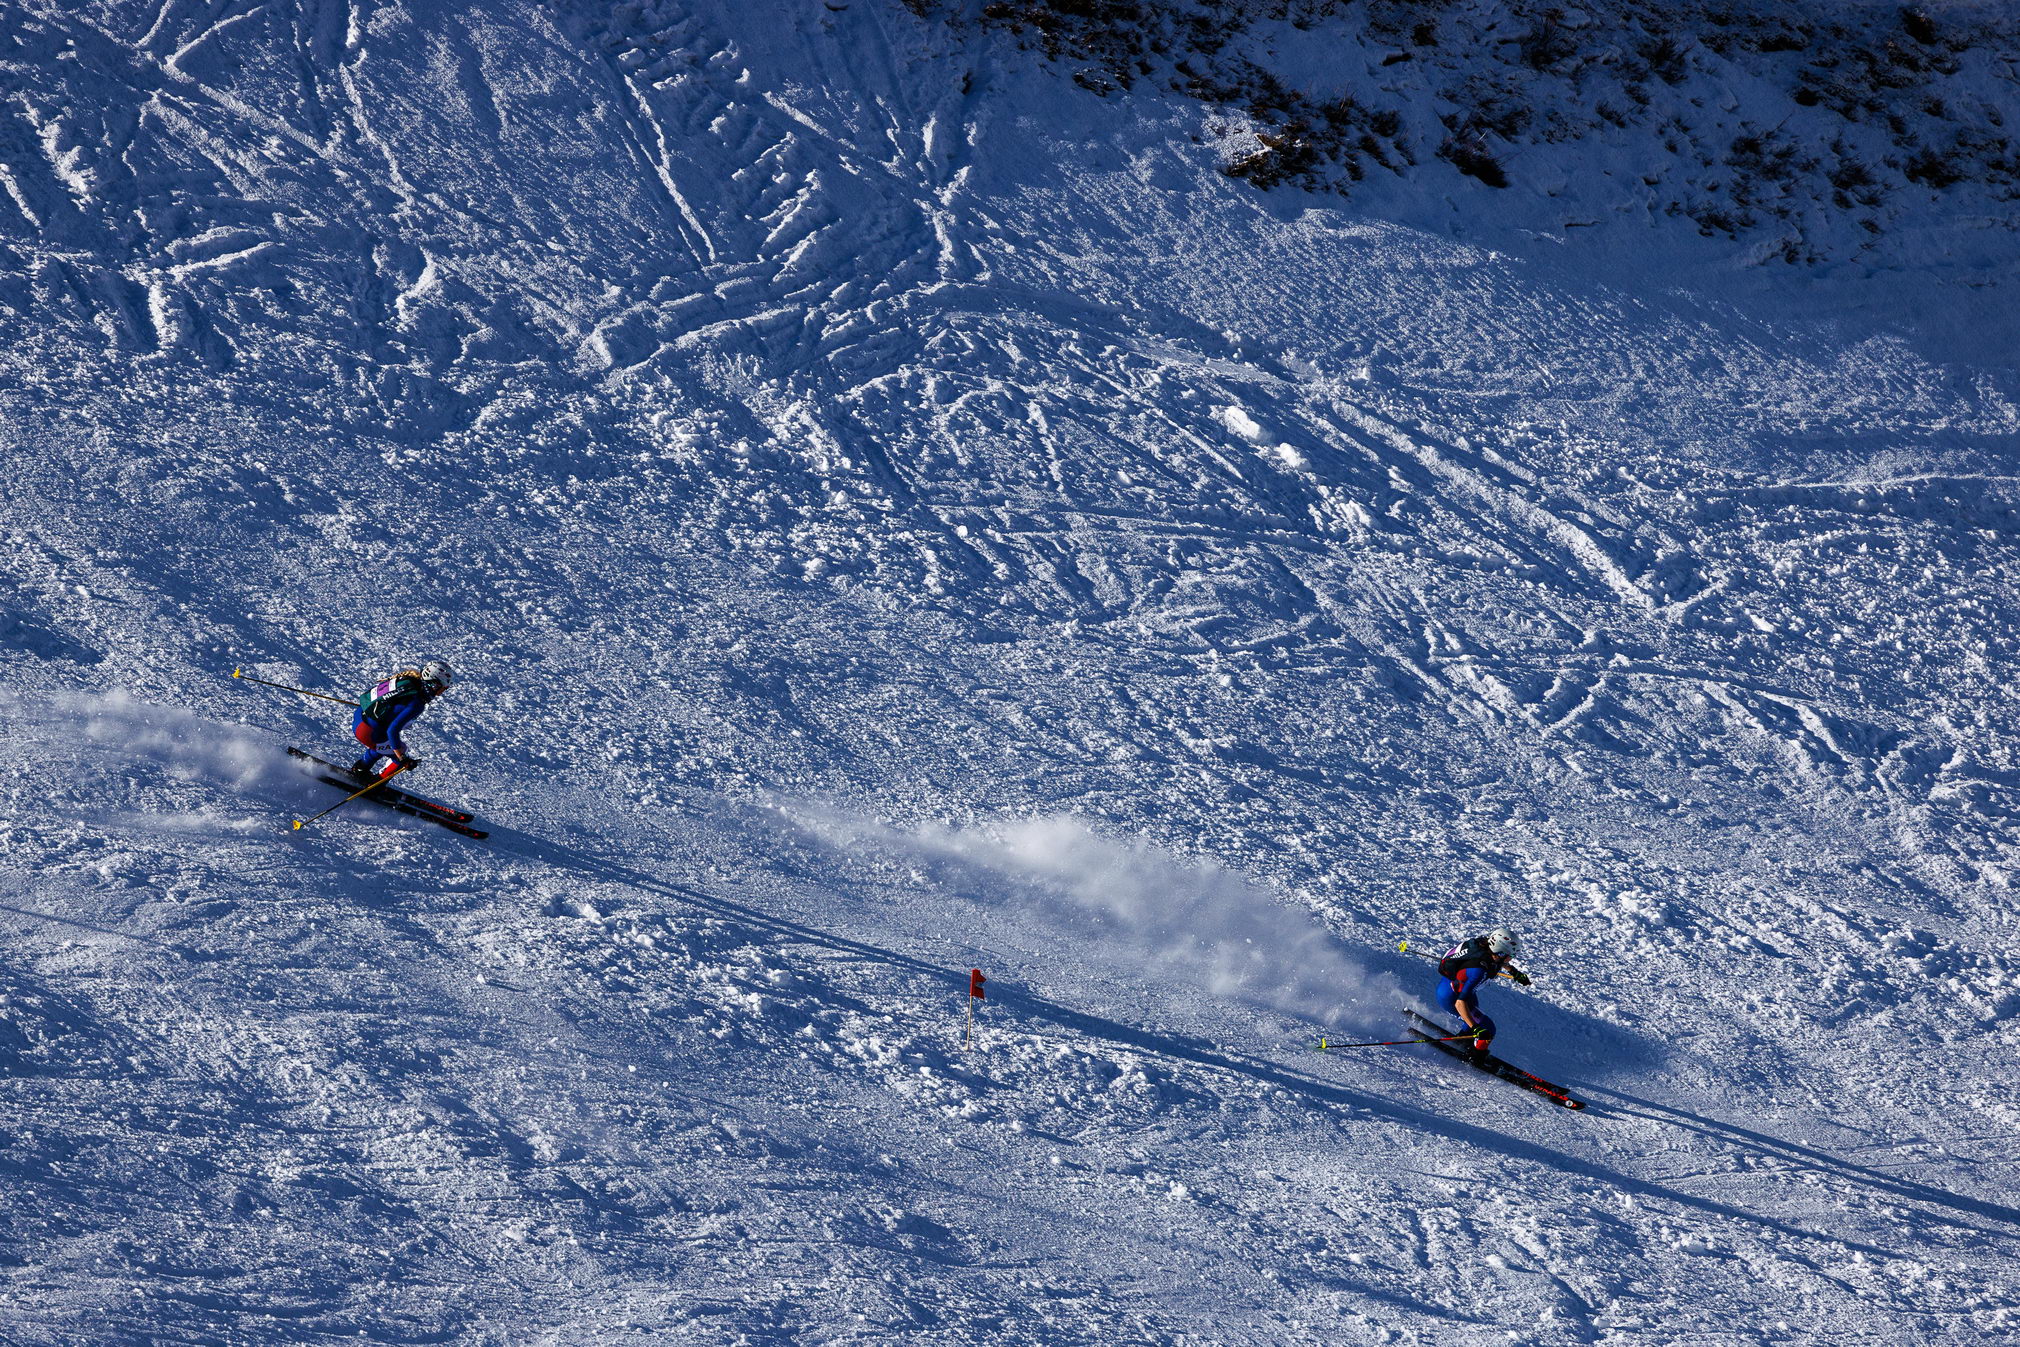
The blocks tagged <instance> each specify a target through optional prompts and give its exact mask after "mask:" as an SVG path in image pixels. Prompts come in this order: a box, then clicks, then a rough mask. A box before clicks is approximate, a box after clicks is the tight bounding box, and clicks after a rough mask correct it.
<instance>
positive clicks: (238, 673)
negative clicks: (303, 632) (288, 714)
mask: <svg viewBox="0 0 2020 1347" xmlns="http://www.w3.org/2000/svg"><path fill="white" fill-rule="evenodd" d="M231 676H232V677H233V678H242V679H244V680H245V681H246V682H248V683H258V684H259V685H260V686H261V687H268V688H279V689H280V690H281V691H282V692H299V693H301V694H302V696H304V697H321V698H322V699H323V700H324V701H326V702H342V703H343V704H344V705H345V706H356V705H357V704H358V702H357V698H355V697H338V696H335V695H333V694H331V693H328V692H311V691H309V690H308V689H307V688H291V687H289V686H288V685H287V684H286V683H269V682H267V680H266V679H264V678H254V677H253V676H252V675H251V674H249V673H247V672H246V671H245V670H243V669H233V670H232V671H231Z"/></svg>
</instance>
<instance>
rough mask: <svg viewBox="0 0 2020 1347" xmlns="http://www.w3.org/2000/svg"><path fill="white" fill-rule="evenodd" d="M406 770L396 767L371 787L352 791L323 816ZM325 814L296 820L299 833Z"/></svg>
mask: <svg viewBox="0 0 2020 1347" xmlns="http://www.w3.org/2000/svg"><path fill="white" fill-rule="evenodd" d="M406 770H407V769H406V768H404V767H395V768H394V769H393V770H392V771H390V772H388V773H386V774H385V775H384V776H382V777H380V778H379V779H378V780H377V781H374V782H373V783H372V784H371V785H369V786H367V787H365V790H354V791H352V792H351V793H350V794H349V795H346V796H345V797H344V798H343V799H341V800H339V801H337V802H336V803H335V804H333V805H331V806H330V807H329V808H328V809H325V810H324V811H323V814H328V813H333V812H334V811H336V810H339V809H342V808H343V807H344V806H345V805H347V804H349V803H350V802H351V801H353V800H355V799H357V798H358V797H359V796H360V795H363V794H364V793H365V791H370V790H377V789H378V788H379V787H381V786H383V785H385V784H386V783H387V782H388V781H391V780H392V779H393V778H394V777H396V776H398V775H399V774H400V773H402V772H404V771H406ZM323 814H311V815H309V816H308V817H307V818H298V819H296V820H295V828H296V830H297V831H299V830H301V829H303V828H306V827H307V826H308V825H309V824H311V823H314V822H315V821H316V820H317V819H319V818H321V817H322V816H323Z"/></svg>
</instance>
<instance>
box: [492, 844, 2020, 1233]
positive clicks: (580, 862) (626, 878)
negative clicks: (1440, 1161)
mask: <svg viewBox="0 0 2020 1347" xmlns="http://www.w3.org/2000/svg"><path fill="white" fill-rule="evenodd" d="M492 838H493V841H494V844H503V846H504V849H506V850H511V851H516V852H518V853H519V854H521V855H524V856H526V857H528V858H529V859H533V860H538V861H542V862H545V863H547V864H549V865H555V866H561V867H564V868H567V869H571V870H575V871H578V872H580V873H583V874H587V875H591V876H594V877H597V878H600V879H607V880H610V881H612V882H615V883H620V884H625V885H629V886H631V887H634V888H637V889H640V890H643V891H645V892H647V893H655V894H658V895H660V896H662V897H666V898H672V899H676V900H678V901H680V902H682V903H685V904H688V905H690V906H693V907H696V908H699V909H701V910H704V911H708V912H712V913H715V914H716V915H718V916H722V917H728V918H731V919H734V920H736V921H739V922H747V923H749V924H751V925H753V926H757V927H761V928H764V929H767V930H771V931H775V932H777V933H779V934H781V935H786V936H790V937H792V938H794V939H796V940H801V941H805V942H807V943H809V944H814V945H819V946H822V947H824V948H827V949H832V950H835V951H837V952H839V953H846V954H851V955H855V956H857V957H859V958H864V959H871V960H875V961H877V962H880V963H883V964H886V965H888V966H890V967H894V968H903V969H906V970H907V971H910V972H914V973H917V974H918V975H919V976H921V977H923V978H928V979H931V980H932V981H934V982H936V983H939V984H941V985H943V986H944V987H945V988H946V989H947V994H948V995H949V996H959V995H962V994H964V993H965V992H966V990H967V985H968V975H967V971H966V970H965V969H962V970H958V971H957V970H950V969H946V968H942V967H940V966H938V965H936V964H931V963H927V962H926V961H925V960H923V959H918V958H914V957H913V956H911V955H908V954H902V953H900V952H898V951H896V950H892V949H886V948H883V947H882V946H879V945H872V944H869V943H867V942H865V941H861V940H854V939H851V938H849V937H848V936H844V935H838V934H836V933H834V932H832V931H824V930H821V929H819V928H818V927H813V926H807V925H803V924H801V923H799V922H795V921H789V920H787V919H785V918H783V917H779V916H776V915H774V914H772V913H769V912H764V911H761V910H759V909H758V908H754V907H748V906H745V905H744V904H742V903H735V902H731V901H729V900H727V899H724V898H718V897H716V896H714V895H713V894H709V893H705V892H703V891H702V890H700V889H695V888H691V887H689V886H687V885H685V884H680V883H677V882H674V881H672V880H667V879H661V878H659V877H658V876H656V875H651V874H648V873H646V872H645V871H642V870H637V869H633V868H632V867H631V866H628V865H623V864H620V863H618V862H615V861H610V860H606V859H604V858H603V857H601V856H597V855H595V854H593V853H591V852H587V851H582V850H580V849H578V848H575V847H571V846H567V845H565V844H562V843H557V842H548V841H546V840H544V839H541V838H537V837H534V836H531V835H530V834H526V833H520V832H517V831H515V830H511V829H500V830H497V831H494V832H493V833H492ZM1395 957H1396V966H1395V968H1393V969H1391V970H1390V971H1392V972H1409V973H1412V974H1414V975H1415V977H1416V978H1418V979H1420V980H1422V981H1425V982H1429V981H1430V979H1429V978H1425V977H1424V970H1425V968H1426V965H1424V964H1423V963H1421V962H1420V961H1416V960H1404V959H1403V958H1402V957H1401V956H1395ZM1405 964H1407V965H1408V967H1407V968H1406V967H1404V965H1405ZM1405 985H1414V983H1412V982H1408V981H1406V982H1405ZM998 995H999V997H1000V1000H1001V1002H1003V1003H1005V1008H1006V1009H1009V1008H1011V1007H1013V1006H1014V1008H1015V1009H1016V1010H1018V1011H1020V1012H1022V1013H1023V1014H1025V1015H1027V1016H1029V1017H1030V1018H1032V1019H1034V1020H1043V1021H1046V1022H1048V1023H1051V1024H1054V1025H1056V1026H1058V1027H1059V1028H1062V1029H1067V1030H1070V1031H1072V1032H1074V1033H1077V1034H1080V1035H1083V1036H1084V1037H1087V1038H1089V1039H1099V1040H1103V1041H1106V1042H1110V1043H1114V1044H1117V1045H1118V1046H1122V1047H1127V1048H1129V1049H1130V1050H1131V1051H1133V1052H1139V1053H1142V1054H1144V1055H1146V1056H1151V1057H1159V1058H1164V1059H1166V1060H1176V1061H1182V1062H1189V1063H1191V1064H1193V1065H1194V1066H1198V1067H1203V1068H1205V1069H1207V1070H1211V1071H1215V1072H1220V1073H1224V1074H1228V1075H1235V1076H1241V1077H1245V1078H1247V1079H1249V1080H1252V1081H1256V1082H1259V1083H1262V1084H1266V1085H1271V1086H1275V1087H1276V1088H1278V1089H1281V1090H1284V1091H1287V1092H1289V1093H1292V1094H1295V1095H1298V1096H1301V1097H1303V1098H1305V1099H1307V1100H1309V1101H1311V1102H1313V1103H1316V1104H1322V1105H1327V1106H1330V1107H1334V1108H1340V1109H1345V1110H1348V1111H1350V1112H1360V1113H1367V1114H1372V1115H1376V1116H1379V1117H1383V1118H1386V1119H1388V1120H1389V1121H1391V1122H1394V1123H1398V1124H1400V1125H1402V1126H1406V1127H1410V1128H1412V1129H1415V1130H1417V1131H1420V1132H1423V1133H1425V1134H1427V1135H1431V1136H1442V1137H1445V1138H1446V1139H1448V1140H1451V1141H1457V1142H1461V1143H1464V1144H1467V1145H1472V1146H1476V1147H1479V1148H1480V1149H1482V1150H1485V1151H1491V1152H1496V1153H1500V1154H1503V1155H1507V1156H1510V1157H1512V1158H1516V1159H1520V1160H1524V1161H1528V1162H1530V1163H1534V1164H1539V1165H1544V1166H1547V1167H1549V1168H1553V1169H1557V1170H1562V1171H1567V1172H1572V1173H1579V1174H1583V1175H1585V1176H1586V1177H1588V1178H1590V1179H1592V1180H1594V1181H1596V1182H1599V1183H1602V1184H1605V1185H1607V1186H1609V1187H1611V1188H1613V1189H1615V1190H1616V1191H1620V1192H1627V1193H1634V1194H1636V1195H1639V1196H1641V1197H1645V1198H1649V1199H1652V1200H1662V1201H1667V1202H1671V1203H1675V1204H1676V1205H1678V1206H1682V1207H1689V1208H1693V1209H1695V1210H1699V1211H1703V1212H1706V1213H1708V1214H1711V1215H1714V1216H1718V1217H1720V1218H1721V1219H1727V1220H1737V1221H1744V1222H1747V1223H1750V1224H1753V1225H1757V1226H1762V1227H1765V1228H1768V1229H1772V1230H1774V1231H1776V1232H1778V1233H1779V1234H1782V1235H1787V1236H1791V1237H1794V1238H1800V1239H1830V1240H1832V1241H1833V1242H1835V1243H1837V1244H1840V1245H1842V1246H1843V1247H1845V1248H1851V1249H1860V1250H1863V1251H1864V1252H1866V1253H1868V1254H1870V1255H1874V1256H1877V1257H1886V1258H1892V1257H1895V1256H1896V1253H1895V1251H1891V1250H1887V1249H1882V1248H1880V1247H1878V1246H1877V1245H1867V1244H1861V1243H1859V1242H1857V1241H1853V1240H1846V1239H1844V1238H1842V1237H1841V1236H1836V1235H1830V1236H1826V1235H1823V1234H1819V1233H1818V1232H1815V1231H1811V1230H1806V1229H1803V1228H1802V1227H1800V1226H1796V1225H1791V1224H1789V1223H1788V1222H1786V1221H1782V1220H1778V1219H1776V1218H1775V1217H1772V1216H1768V1215H1766V1214H1764V1213H1762V1212H1758V1211H1750V1210H1748V1209H1746V1208H1743V1207H1736V1206H1733V1205H1731V1204H1729V1203H1725V1202H1719V1201H1716V1200H1714V1199H1711V1198H1706V1197H1701V1196H1698V1195H1697V1194H1694V1193H1688V1192H1684V1191H1682V1190H1680V1189H1676V1188H1671V1187H1668V1186H1665V1185H1663V1184H1661V1183H1657V1182H1653V1181H1651V1180H1648V1179H1643V1178H1640V1177H1638V1176H1636V1175H1633V1174H1629V1173H1626V1172H1624V1171H1621V1170H1616V1169H1611V1168H1609V1167H1607V1166H1604V1165H1600V1164H1595V1163H1593V1162H1592V1161H1590V1160H1587V1159H1585V1158H1583V1157H1582V1156H1579V1155H1576V1154H1573V1153H1571V1152H1569V1151H1564V1150H1559V1149H1556V1148H1554V1147H1551V1146H1549V1145H1546V1144H1543V1143H1542V1142H1538V1141H1531V1140H1528V1139H1527V1138H1524V1137H1520V1136H1514V1135H1511V1134H1507V1133H1502V1132H1496V1131H1494V1130H1492V1129H1491V1128H1487V1127H1481V1126H1476V1125H1475V1124H1472V1123H1468V1122H1465V1121H1463V1120H1461V1119H1458V1118H1455V1117H1452V1116H1450V1115H1447V1114H1444V1113H1433V1112H1430V1111H1427V1110H1425V1109H1420V1108H1416V1107H1413V1106H1411V1105H1409V1104H1404V1103H1399V1102H1398V1101H1396V1100H1395V1099H1393V1098H1390V1097H1388V1096H1385V1095H1378V1094H1371V1093H1368V1092H1365V1091H1362V1090H1356V1089H1353V1088H1352V1087H1349V1086H1345V1085H1341V1084H1338V1083H1337V1082H1334V1081H1331V1080H1326V1079H1324V1078H1322V1077H1319V1076H1314V1075H1311V1074H1309V1073H1308V1072H1305V1071H1302V1070H1299V1069H1296V1068H1294V1067H1289V1066H1285V1065H1283V1064H1281V1063H1279V1062H1274V1061H1270V1060H1268V1059H1266V1058H1261V1057H1254V1056H1251V1055H1248V1054H1246V1053H1241V1052H1236V1051H1232V1050H1230V1049H1226V1048H1222V1047H1219V1046H1217V1045H1214V1044H1211V1043H1208V1042H1205V1041H1202V1040H1198V1039H1193V1038H1188V1037H1185V1036H1182V1035H1172V1034H1168V1033H1157V1034H1152V1033H1150V1032H1148V1031H1146V1030H1143V1029H1139V1028H1137V1027H1135V1026H1133V1025H1128V1024H1123V1023H1120V1022H1118V1021H1115V1020H1110V1019H1106V1018H1104V1017H1102V1016H1099V1015H1094V1014H1090V1013H1088V1012H1086V1011H1081V1010H1076V1009H1074V1008H1073V1007H1071V1006H1066V1005H1062V1004H1060V1003H1059V1002H1056V1001H1051V1000H1048V999H1046V998H1045V997H1042V996H1037V995H1033V994H1031V993H1030V992H1028V991H1023V990H1022V989H1018V988H1001V989H1000V990H999V991H998ZM1551 1012H1552V1013H1551V1016H1550V1017H1549V1018H1550V1019H1561V1020H1563V1021H1564V1022H1565V1023H1566V1024H1574V1025H1575V1024H1576V1023H1577V1021H1576V1017H1573V1016H1569V1015H1566V1014H1565V1013H1564V1012H1562V1011H1557V1010H1555V1008H1554V1007H1553V1008H1551ZM1559 1027H1561V1026H1559ZM1586 1038H1587V1041H1586V1042H1585V1043H1584V1044H1583V1045H1582V1048H1583V1050H1582V1051H1581V1053H1580V1056H1581V1057H1582V1056H1583V1055H1584V1053H1585V1051H1590V1050H1592V1049H1594V1048H1605V1049H1608V1050H1611V1049H1612V1048H1616V1047H1617V1048H1618V1049H1620V1050H1621V1051H1622V1053H1623V1055H1624V1056H1625V1057H1626V1058H1627V1060H1628V1062H1630V1063H1632V1062H1635V1061H1643V1062H1645V1061H1650V1060H1653V1059H1654V1054H1653V1053H1652V1052H1650V1051H1649V1049H1648V1047H1647V1045H1646V1041H1645V1040H1643V1039H1640V1038H1638V1037H1636V1036H1634V1035H1630V1034H1627V1033H1624V1032H1622V1031H1619V1030H1613V1031H1611V1032H1610V1033H1608V1032H1599V1033H1594V1034H1591V1035H1587V1036H1586ZM1539 1046H1540V1045H1539ZM1534 1060H1535V1063H1536V1064H1537V1065H1538V1066H1543V1065H1546V1064H1549V1063H1551V1062H1552V1061H1553V1060H1554V1059H1553V1056H1552V1054H1551V1053H1550V1052H1548V1051H1544V1052H1541V1053H1540V1054H1539V1055H1538V1056H1537V1057H1536V1058H1535V1059H1534ZM1566 1060H1569V1059H1566ZM1608 1064H1609V1065H1610V1066H1619V1065H1621V1064H1622V1063H1621V1062H1620V1061H1619V1060H1609V1063H1608ZM1459 1069H1460V1070H1462V1071H1463V1070H1464V1068H1463V1067H1461V1068H1459ZM1552 1069H1555V1068H1554V1066H1553V1067H1552ZM1579 1088H1580V1091H1581V1092H1582V1093H1591V1094H1595V1095H1603V1096H1605V1097H1607V1098H1610V1099H1614V1100H1619V1101H1622V1102H1621V1103H1619V1104H1613V1105H1609V1106H1607V1107H1606V1108H1605V1109H1604V1110H1603V1112H1602V1111H1601V1110H1597V1109H1595V1110H1592V1112H1596V1113H1601V1116H1602V1117H1604V1116H1606V1115H1615V1116H1627V1117H1639V1118H1642V1119H1644V1120H1649V1121H1654V1122H1659V1123H1667V1124H1671V1125H1676V1126H1683V1127H1687V1128H1690V1129H1691V1130H1693V1131H1698V1132H1700V1133H1702V1134H1703V1135H1705V1136H1707V1137H1709V1138H1711V1139H1713V1140H1714V1141H1716V1142H1718V1143H1720V1144H1722V1145H1726V1146H1745V1147H1748V1148H1750V1149H1753V1150H1755V1151H1757V1152H1765V1153H1769V1154H1773V1155H1776V1156H1778V1157H1780V1158H1782V1159H1784V1160H1787V1161H1789V1162H1791V1163H1795V1164H1801V1165H1805V1166H1808V1167H1812V1168H1815V1169H1818V1170H1819V1171H1821V1172H1828V1173H1831V1174H1834V1175H1839V1176H1849V1177H1851V1178H1852V1179H1854V1181H1856V1182H1858V1183H1860V1184H1862V1185H1864V1186H1867V1187H1871V1188H1873V1189H1874V1190H1876V1191H1879V1192H1882V1193H1884V1194H1886V1195H1887V1196H1889V1197H1891V1198H1894V1199H1896V1200H1908V1201H1914V1202H1920V1203H1924V1204H1927V1205H1930V1206H1937V1207H1946V1208H1949V1209H1950V1210H1952V1211H1955V1212H1959V1213H1962V1214H1965V1215H1968V1216H1973V1217H1976V1218H1978V1219H1980V1220H1986V1221H1996V1222H2001V1223H2004V1224H2007V1225H2020V1210H2015V1209H2014V1208H2012V1207H2004V1206H2000V1205H1999V1204H1997V1203H1993V1202H1986V1201H1982V1200H1980V1199H1977V1198H1971V1197H1963V1196H1960V1195H1958V1194H1956V1193H1951V1192H1946V1191H1944V1190H1943V1189H1940V1188H1933V1187H1930V1186H1928V1185H1926V1184H1918V1183H1913V1182H1910V1181H1905V1180H1901V1179H1897V1178H1894V1177H1893V1176H1892V1175H1889V1174H1886V1173H1884V1172H1882V1171H1879V1170H1875V1169H1871V1168H1867V1167H1864V1166H1860V1165H1855V1164H1851V1163H1849V1162H1847V1161H1845V1160H1842V1159H1839V1158H1838V1157H1836V1156H1834V1155H1831V1154H1830V1153H1828V1152H1826V1151H1821V1150H1816V1149H1814V1148H1811V1147H1807V1146H1801V1145H1797V1144H1795V1143H1792V1142H1786V1141H1781V1140H1779V1139H1777V1138H1775V1137H1770V1136H1767V1135H1765V1134H1764V1133H1759V1132H1753V1131H1750V1130H1748V1129H1746V1128H1742V1127H1735V1126H1733V1125H1731V1124H1727V1123H1718V1122H1713V1121H1711V1120H1709V1119H1706V1118H1701V1117H1698V1116H1696V1115H1694V1114H1689V1113H1685V1112H1683V1111H1681V1110H1678V1109H1673V1108H1668V1107H1666V1106H1664V1105H1660V1104H1654V1103H1651V1102H1649V1101H1647V1100H1642V1099H1637V1098H1634V1097H1633V1096H1631V1095H1626V1094H1622V1093H1620V1092H1618V1091H1614V1090H1608V1089H1604V1088H1602V1087H1597V1086H1587V1085H1584V1084H1583V1083H1580V1087H1579ZM1593 1121H1594V1123H1595V1125H1603V1123H1600V1122H1599V1120H1597V1119H1594V1120H1593Z"/></svg>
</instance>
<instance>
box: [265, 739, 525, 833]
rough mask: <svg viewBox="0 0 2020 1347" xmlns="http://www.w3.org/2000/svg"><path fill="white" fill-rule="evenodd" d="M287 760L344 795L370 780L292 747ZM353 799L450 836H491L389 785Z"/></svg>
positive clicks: (457, 813) (454, 812)
mask: <svg viewBox="0 0 2020 1347" xmlns="http://www.w3.org/2000/svg"><path fill="white" fill-rule="evenodd" d="M288 756H289V757H291V758H299V759H301V760H302V761H303V762H307V763H312V764H314V767H313V768H312V770H313V771H314V772H315V777H316V780H318V781H320V782H322V783H323V784H324V785H326V786H335V787H336V788H337V789H338V790H340V791H343V792H344V793H345V794H347V795H348V794H352V793H354V792H356V791H357V789H358V787H359V786H360V785H361V784H366V783H368V782H369V780H370V778H365V779H364V780H363V781H361V780H360V778H358V777H357V776H355V775H353V774H352V772H351V769H350V768H348V767H340V766H338V765H337V764H336V763H334V762H328V761H326V760H324V759H322V758H319V757H317V756H316V755H315V754H313V753H305V752H303V751H302V750H301V749H299V748H296V747H294V746H293V745H292V744H290V745H289V746H288ZM357 798H358V800H359V801H360V802H361V803H367V804H375V805H377V806H379V807H380V808H381V809H390V810H392V811H393V812H395V813H398V814H407V815H409V816H411V817H413V818H422V819H426V820H428V822H430V823H434V824H438V825H440V826H441V827H444V828H447V829H448V830H449V831H450V832H452V833H458V834H460V835H462V836H464V837H479V838H482V837H489V836H490V835H491V834H490V833H488V832H486V831H484V830H483V829H482V828H473V827H471V826H470V824H471V823H472V822H473V821H474V820H475V818H476V815H474V814H466V813H464V812H463V811H462V810H460V809H452V808H451V807H449V806H448V805H446V804H438V803H437V802H436V801H434V800H430V799H425V798H423V797H422V796H419V795H415V794H412V793H411V792H408V791H404V790H396V789H394V788H393V787H392V786H390V785H383V786H373V787H372V789H370V790H369V791H366V792H365V793H364V794H362V795H358V796H357Z"/></svg>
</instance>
